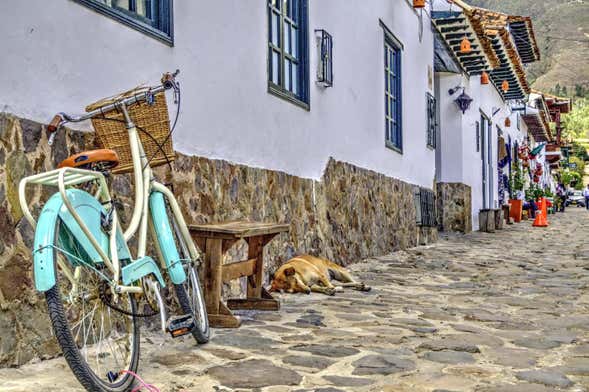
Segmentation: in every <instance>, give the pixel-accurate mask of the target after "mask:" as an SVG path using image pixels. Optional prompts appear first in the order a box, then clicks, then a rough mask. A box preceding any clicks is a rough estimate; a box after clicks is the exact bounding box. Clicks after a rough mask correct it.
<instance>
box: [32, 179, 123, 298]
mask: <svg viewBox="0 0 589 392" xmlns="http://www.w3.org/2000/svg"><path fill="white" fill-rule="evenodd" d="M66 195H67V197H68V199H69V201H70V203H71V204H72V206H73V208H74V209H75V210H76V212H77V213H78V215H80V218H81V219H82V221H83V222H84V223H85V224H86V226H87V227H88V229H89V230H90V232H91V233H92V235H93V236H94V237H95V238H96V240H97V242H98V244H100V246H101V248H102V249H103V251H104V252H105V253H106V254H110V251H109V237H108V235H107V234H106V233H105V232H104V231H103V230H102V225H101V217H102V216H103V215H104V214H105V213H106V210H105V209H104V207H103V206H102V205H101V204H100V203H99V202H98V200H96V199H95V198H94V197H93V196H92V195H90V194H89V193H87V192H84V191H82V190H79V189H68V190H67V191H66ZM58 219H59V220H61V222H62V223H63V224H65V226H66V227H67V228H68V230H69V231H70V233H71V234H72V235H73V236H74V238H75V240H76V241H77V243H78V244H79V245H80V246H81V250H82V251H83V252H84V257H83V258H84V261H85V262H87V263H92V264H101V263H102V258H101V257H100V255H99V254H98V252H97V251H96V249H94V247H93V246H92V244H91V243H90V241H89V240H88V238H87V237H86V235H85V234H84V232H83V231H82V229H81V228H80V225H78V222H77V221H76V220H75V219H74V217H73V216H72V215H71V213H70V212H69V210H68V209H67V207H66V206H65V205H64V203H63V200H62V199H61V194H60V193H56V194H54V195H53V196H52V197H51V198H50V199H49V200H48V201H47V203H45V206H44V207H43V210H42V211H41V214H40V216H39V221H38V223H37V228H36V230H35V242H34V255H33V263H34V268H33V271H34V278H35V288H36V289H37V290H39V291H47V290H49V289H50V288H52V287H53V286H54V285H55V268H54V266H53V262H54V260H55V258H54V257H55V252H56V249H55V248H54V247H53V246H54V245H55V244H56V242H57V241H56V238H55V235H56V233H55V231H56V230H55V226H56V224H57V220H58ZM64 247H66V248H67V244H64ZM64 250H65V251H68V250H69V249H64ZM117 251H118V257H119V259H120V260H125V259H131V256H130V252H129V248H128V247H127V244H126V243H125V241H124V239H123V235H122V233H121V232H120V230H119V232H118V233H117ZM66 259H68V261H69V262H70V263H71V264H72V265H79V264H80V262H79V261H77V260H76V259H75V258H73V257H70V256H68V255H67V254H66Z"/></svg>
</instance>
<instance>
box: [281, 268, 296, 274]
mask: <svg viewBox="0 0 589 392" xmlns="http://www.w3.org/2000/svg"><path fill="white" fill-rule="evenodd" d="M295 272H296V271H295V269H294V267H288V268H286V269H285V270H284V275H286V276H292V275H294V274H295Z"/></svg>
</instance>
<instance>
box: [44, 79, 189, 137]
mask: <svg viewBox="0 0 589 392" xmlns="http://www.w3.org/2000/svg"><path fill="white" fill-rule="evenodd" d="M179 73H180V70H179V69H177V70H176V72H174V73H169V72H166V73H164V74H163V75H162V78H161V84H160V85H158V86H154V87H149V88H147V89H146V90H145V91H143V92H141V93H137V94H134V95H133V96H131V97H128V98H124V99H121V100H118V101H116V102H113V103H111V104H108V105H105V106H103V107H100V108H98V109H95V110H92V111H91V112H88V113H85V114H82V115H79V116H72V115H69V114H66V113H63V112H61V113H58V114H56V115H55V116H54V117H53V119H52V120H51V123H50V124H49V125H48V126H47V133H48V134H49V140H48V144H49V145H50V146H51V145H53V141H54V139H55V135H56V133H57V131H59V129H60V128H61V127H62V126H64V125H65V124H67V123H70V122H73V123H77V122H81V121H85V120H89V119H91V118H94V117H96V116H98V115H103V114H105V113H108V112H112V111H113V110H116V109H118V108H119V107H121V106H126V107H128V106H131V105H134V104H136V103H138V102H142V101H147V99H148V97H150V96H153V95H155V94H158V93H161V92H163V91H165V90H170V89H172V88H174V89H175V88H177V87H178V85H177V83H176V76H178V74H179Z"/></svg>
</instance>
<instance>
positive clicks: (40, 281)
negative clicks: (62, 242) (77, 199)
mask: <svg viewBox="0 0 589 392" xmlns="http://www.w3.org/2000/svg"><path fill="white" fill-rule="evenodd" d="M58 196H59V195H58ZM62 204H63V202H62V201H61V197H57V198H56V197H55V195H54V196H53V197H51V198H50V199H49V201H47V203H45V206H44V207H43V210H42V211H41V215H39V219H38V221H37V228H36V229H35V241H34V247H33V277H34V280H35V288H36V289H37V290H38V291H47V290H49V289H51V288H52V287H53V286H55V267H54V265H53V262H54V260H55V256H54V255H55V253H54V252H55V249H54V248H53V247H52V246H51V245H53V244H54V243H55V234H56V233H55V232H56V230H55V225H56V224H57V219H58V217H59V209H60V208H61V206H62Z"/></svg>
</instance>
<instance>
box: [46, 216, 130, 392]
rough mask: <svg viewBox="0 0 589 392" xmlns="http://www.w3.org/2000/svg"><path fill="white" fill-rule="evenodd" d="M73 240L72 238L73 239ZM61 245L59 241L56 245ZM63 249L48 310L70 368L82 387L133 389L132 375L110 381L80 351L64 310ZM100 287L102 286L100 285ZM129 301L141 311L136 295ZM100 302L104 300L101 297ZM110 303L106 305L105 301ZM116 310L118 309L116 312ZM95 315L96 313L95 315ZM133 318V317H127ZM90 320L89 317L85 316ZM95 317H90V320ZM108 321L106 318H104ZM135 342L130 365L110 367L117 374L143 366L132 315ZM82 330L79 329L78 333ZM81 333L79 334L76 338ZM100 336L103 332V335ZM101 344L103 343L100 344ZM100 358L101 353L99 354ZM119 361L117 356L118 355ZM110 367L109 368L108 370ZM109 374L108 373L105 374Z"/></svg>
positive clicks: (102, 391)
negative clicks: (96, 370) (62, 291)
mask: <svg viewBox="0 0 589 392" xmlns="http://www.w3.org/2000/svg"><path fill="white" fill-rule="evenodd" d="M60 226H61V221H60V220H58V221H57V224H56V227H55V230H56V235H55V238H56V239H57V240H58V241H59V235H60ZM70 240H71V238H70ZM55 245H56V246H59V245H58V244H55ZM58 253H59V252H57V251H56V252H55V256H54V268H55V273H56V274H55V275H56V283H55V286H53V287H52V288H51V289H49V290H48V291H46V292H45V299H46V302H47V310H48V313H49V318H50V320H51V324H52V327H53V331H54V334H55V337H56V339H57V342H58V344H59V346H60V347H61V350H62V352H63V356H64V358H65V360H66V362H67V363H68V365H69V367H70V369H71V370H72V372H73V373H74V376H75V377H76V378H77V380H78V381H79V382H80V384H82V386H83V387H84V388H85V389H86V390H88V391H92V392H126V391H129V390H131V389H132V387H133V385H134V382H135V379H134V377H133V376H131V375H130V374H123V375H120V376H118V378H116V379H115V380H114V382H110V380H105V379H102V378H101V377H100V375H97V374H96V372H95V371H94V370H93V369H92V368H91V367H90V365H89V364H88V363H87V360H85V359H84V355H83V354H82V353H81V352H80V348H79V347H78V344H77V343H76V338H75V337H74V336H73V333H72V327H71V325H70V324H71V323H70V321H68V316H67V315H66V311H65V309H64V303H63V300H62V297H63V295H62V293H61V292H60V284H61V279H60V276H59V275H60V273H59V269H58V262H57V258H58V257H59V256H58ZM97 289H98V288H97ZM127 297H128V300H129V306H130V310H131V311H132V312H133V313H135V312H136V310H137V303H136V301H135V298H134V296H133V295H131V294H128V295H127ZM97 301H101V300H100V299H97ZM104 306H106V304H104ZM113 312H114V311H113ZM93 317H94V315H93ZM127 317H130V316H127ZM83 318H84V319H86V316H84V317H83ZM91 321H92V319H91V320H90V322H91ZM103 321H104V318H103ZM131 322H132V343H131V353H130V360H129V363H128V366H126V368H125V369H109V370H111V371H115V373H114V374H117V375H118V374H119V372H120V371H122V370H127V371H132V372H134V373H135V372H137V368H138V366H139V351H140V348H139V323H138V320H137V318H136V317H135V316H133V317H132V321H131ZM78 333H79V332H78ZM77 336H78V335H77V334H76V337H77ZM99 337H100V335H99ZM105 339H107V338H106V336H105ZM99 347H100V346H99ZM96 358H97V361H98V354H97V355H96ZM115 360H116V358H115ZM105 370H106V369H105ZM104 376H105V377H107V375H106V373H105V374H104Z"/></svg>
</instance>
